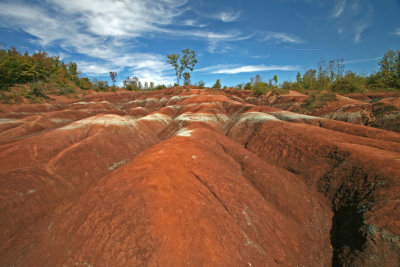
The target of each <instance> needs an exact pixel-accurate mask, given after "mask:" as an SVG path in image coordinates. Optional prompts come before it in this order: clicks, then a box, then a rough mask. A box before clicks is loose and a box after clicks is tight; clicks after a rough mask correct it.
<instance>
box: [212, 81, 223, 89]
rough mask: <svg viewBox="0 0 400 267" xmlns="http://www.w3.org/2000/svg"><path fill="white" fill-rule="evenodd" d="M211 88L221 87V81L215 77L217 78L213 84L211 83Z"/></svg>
mask: <svg viewBox="0 0 400 267" xmlns="http://www.w3.org/2000/svg"><path fill="white" fill-rule="evenodd" d="M212 88H215V89H221V81H220V79H217V80H216V81H215V84H214V85H213V87H212Z"/></svg>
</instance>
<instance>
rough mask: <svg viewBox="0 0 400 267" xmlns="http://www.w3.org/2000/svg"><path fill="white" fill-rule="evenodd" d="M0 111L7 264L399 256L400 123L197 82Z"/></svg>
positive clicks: (2, 241) (2, 238)
mask: <svg viewBox="0 0 400 267" xmlns="http://www.w3.org/2000/svg"><path fill="white" fill-rule="evenodd" d="M1 108H2V109H3V111H4V112H3V113H2V118H1V119H0V144H1V145H0V185H1V186H0V190H1V200H2V201H1V204H0V214H1V219H0V229H1V230H0V264H1V265H5V266H13V265H17V266H37V265H43V266H62V265H66V266H76V265H78V266H81V265H82V266H84V265H89V264H90V265H91V266H93V265H94V266H97V265H100V266H109V265H116V266H126V265H129V266H143V265H146V266H160V265H162V266H186V265H189V264H191V265H206V266H233V265H235V266H274V265H281V266H297V265H298V266H327V265H333V266H353V265H365V266H382V265H386V266H395V265H398V264H399V263H400V259H399V257H400V241H399V236H400V232H399V229H400V220H399V216H400V209H399V205H398V199H399V196H400V192H399V179H400V175H399V168H398V166H399V161H400V135H399V134H397V133H395V132H390V131H386V130H380V129H375V128H370V127H366V126H361V125H355V124H349V123H346V122H340V121H334V120H330V119H326V118H321V117H314V116H309V115H302V114H298V113H293V112H289V111H283V110H281V109H277V108H274V107H267V106H258V105H254V104H249V103H247V101H246V100H245V99H243V98H242V96H241V95H240V94H237V95H233V94H231V93H222V92H221V93H215V92H210V91H207V90H198V89H190V88H187V89H186V90H182V89H177V88H171V89H165V90H161V91H155V92H149V93H113V94H98V95H93V96H91V97H90V99H88V100H87V102H77V103H63V104H36V105H14V106H1Z"/></svg>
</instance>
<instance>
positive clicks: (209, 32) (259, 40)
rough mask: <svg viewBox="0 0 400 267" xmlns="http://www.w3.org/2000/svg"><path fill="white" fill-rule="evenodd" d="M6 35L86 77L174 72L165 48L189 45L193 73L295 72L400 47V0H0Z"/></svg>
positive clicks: (2, 36) (144, 77)
mask: <svg viewBox="0 0 400 267" xmlns="http://www.w3.org/2000/svg"><path fill="white" fill-rule="evenodd" d="M0 42H1V43H0V45H1V46H2V47H3V48H7V47H9V46H15V47H16V48H17V49H18V50H20V51H25V50H26V51H28V52H30V53H32V52H35V51H37V50H44V51H47V52H49V53H50V54H52V55H57V56H60V57H61V58H62V59H63V60H64V61H65V62H69V61H74V62H77V63H78V68H79V70H80V71H81V72H82V73H83V74H84V75H86V76H88V77H91V78H93V77H97V78H99V79H108V80H109V77H108V73H109V72H110V71H116V72H118V76H117V80H118V82H119V83H121V82H122V81H123V80H124V79H125V78H126V77H127V76H133V75H134V76H137V77H139V78H140V80H141V81H143V82H144V81H154V82H155V83H156V84H157V83H165V84H170V83H173V82H174V81H175V77H174V71H173V69H172V68H171V67H170V66H169V65H168V64H167V63H166V55H167V54H171V53H177V52H180V51H181V50H182V49H185V48H191V49H193V50H195V51H196V53H197V58H198V61H199V63H198V64H197V65H196V67H195V71H194V72H192V82H197V81H199V80H203V81H205V82H206V85H209V86H211V85H212V84H213V83H214V82H215V80H216V79H217V78H220V79H221V82H222V84H223V85H228V86H229V85H236V84H238V83H242V82H247V81H248V80H249V79H250V77H253V76H255V75H256V74H260V75H261V76H262V78H263V79H264V80H268V79H270V78H272V76H273V75H275V74H276V75H278V78H279V80H280V81H283V80H291V81H293V80H295V76H296V74H297V72H300V73H303V72H304V71H305V70H306V69H309V68H315V66H316V64H317V63H318V62H319V61H320V60H321V59H325V60H330V59H339V58H343V59H344V62H345V65H346V70H353V71H356V72H358V73H365V74H368V73H371V72H374V71H376V70H378V61H379V58H381V57H382V56H383V54H384V53H385V52H386V51H387V50H389V49H393V50H396V49H399V48H400V1H399V0H247V1H245V0H196V1H191V0H187V1H186V0H119V1H117V0H115V1H105V0H68V1H66V0H33V1H32V0H31V1H18V0H13V1H7V0H0Z"/></svg>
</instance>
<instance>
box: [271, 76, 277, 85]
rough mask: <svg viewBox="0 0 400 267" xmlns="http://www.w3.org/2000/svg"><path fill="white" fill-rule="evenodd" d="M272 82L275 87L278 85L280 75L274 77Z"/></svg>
mask: <svg viewBox="0 0 400 267" xmlns="http://www.w3.org/2000/svg"><path fill="white" fill-rule="evenodd" d="M272 80H273V81H274V83H275V86H276V85H278V75H274V78H272Z"/></svg>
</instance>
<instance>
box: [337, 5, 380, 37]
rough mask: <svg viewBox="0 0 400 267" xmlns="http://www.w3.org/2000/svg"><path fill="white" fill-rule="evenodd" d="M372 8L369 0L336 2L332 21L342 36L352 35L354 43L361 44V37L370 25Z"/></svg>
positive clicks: (372, 13)
mask: <svg viewBox="0 0 400 267" xmlns="http://www.w3.org/2000/svg"><path fill="white" fill-rule="evenodd" d="M373 15H374V8H373V6H372V3H371V1H370V0H363V1H361V0H336V2H335V4H334V6H333V8H332V19H333V21H334V22H335V23H336V25H337V32H338V34H340V35H342V36H346V35H352V37H353V41H354V42H355V43H361V42H362V35H363V33H364V32H365V31H366V30H367V29H368V27H369V26H370V25H371V24H372V18H373Z"/></svg>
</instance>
